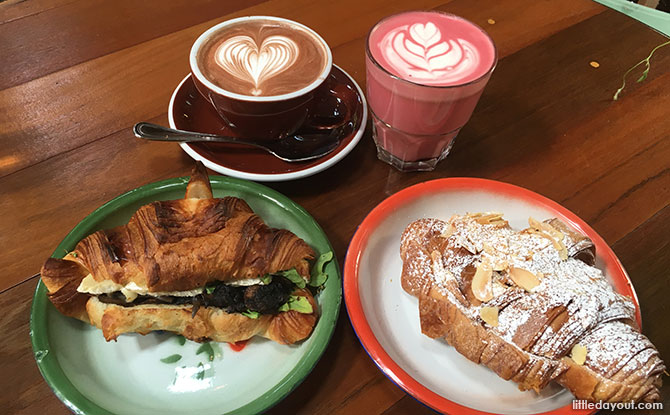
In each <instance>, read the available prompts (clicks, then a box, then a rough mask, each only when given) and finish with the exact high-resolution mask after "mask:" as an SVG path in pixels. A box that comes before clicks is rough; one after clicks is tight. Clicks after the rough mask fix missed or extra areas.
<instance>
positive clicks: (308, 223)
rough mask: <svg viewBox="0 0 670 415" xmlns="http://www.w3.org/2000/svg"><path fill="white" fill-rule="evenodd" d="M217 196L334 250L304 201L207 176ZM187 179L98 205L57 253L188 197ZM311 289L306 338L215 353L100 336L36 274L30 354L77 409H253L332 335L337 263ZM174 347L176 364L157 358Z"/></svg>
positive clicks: (219, 348)
mask: <svg viewBox="0 0 670 415" xmlns="http://www.w3.org/2000/svg"><path fill="white" fill-rule="evenodd" d="M210 179H211V183H212V189H213V191H214V196H215V197H223V196H237V197H240V198H242V199H244V200H245V201H246V202H247V203H248V204H249V205H250V206H251V208H252V209H253V210H254V211H255V212H256V213H257V214H258V215H259V216H261V217H262V218H263V219H264V220H265V222H266V223H267V224H268V225H269V226H272V227H277V228H285V229H289V230H291V231H292V232H293V233H295V234H296V235H298V236H299V237H301V238H302V239H304V240H305V241H306V242H307V243H309V244H310V245H311V246H312V247H313V248H314V249H315V251H316V252H317V254H322V253H325V252H328V251H332V250H333V248H332V246H331V245H330V242H329V241H328V239H327V237H326V235H325V234H324V232H323V230H322V229H321V227H320V226H319V225H318V224H317V223H316V221H315V220H314V218H312V217H311V216H310V215H309V213H307V212H306V211H305V210H304V209H303V208H302V207H300V206H299V205H297V204H296V203H294V202H293V201H291V200H290V199H288V198H286V197H285V196H283V195H281V194H280V193H278V192H276V191H274V190H272V189H269V188H267V187H265V186H262V185H259V184H256V183H252V182H247V181H244V180H238V179H232V178H227V177H218V176H212V177H211V178H210ZM187 182H188V177H181V178H176V179H170V180H164V181H161V182H156V183H152V184H148V185H146V186H142V187H140V188H137V189H135V190H131V191H129V192H127V193H125V194H123V195H121V196H119V197H117V198H116V199H114V200H112V201H110V202H108V203H106V204H104V205H103V206H101V207H100V208H98V209H97V210H95V211H94V212H93V213H91V214H90V215H89V216H87V217H86V218H85V219H84V220H82V221H81V222H80V223H79V224H78V225H77V226H75V228H74V229H73V230H72V231H71V232H70V233H69V234H68V235H67V236H66V237H65V239H64V240H63V241H62V242H61V243H60V245H58V248H56V251H55V252H54V254H53V256H54V257H63V256H64V255H65V253H66V252H69V251H70V250H72V249H73V248H74V246H75V245H76V243H77V242H78V241H80V240H81V239H82V238H84V237H85V236H87V235H89V234H90V233H92V232H94V231H96V230H99V229H107V228H111V227H114V226H118V225H121V224H124V223H126V222H127V221H128V219H129V218H130V217H131V216H132V214H133V213H134V212H135V211H136V210H137V209H138V208H139V207H140V206H142V205H145V204H147V203H149V202H152V201H155V200H171V199H181V198H183V197H184V192H185V190H186V183H187ZM326 272H327V273H328V276H329V277H328V281H327V282H326V285H325V289H324V290H323V291H322V292H321V293H320V294H319V295H318V296H317V302H318V303H319V307H320V309H321V316H320V318H319V321H318V323H317V325H316V327H315V329H314V332H313V333H312V335H311V336H310V337H309V338H308V339H307V340H305V341H303V342H302V343H300V344H298V345H293V346H282V345H279V344H276V343H274V342H272V341H269V340H265V339H261V338H254V339H252V340H251V341H250V342H249V344H248V345H247V346H246V348H244V349H243V350H242V351H240V352H235V351H233V350H232V349H230V348H229V347H228V345H227V344H224V343H221V344H218V343H213V344H214V345H215V347H214V348H213V351H214V352H215V357H214V359H213V360H210V359H209V358H208V356H207V353H200V354H197V352H198V348H199V346H200V345H199V344H197V343H194V342H190V341H186V343H185V344H183V345H182V344H180V342H179V341H178V340H179V338H178V337H177V336H174V335H172V334H169V333H150V334H148V335H146V336H141V335H138V334H126V335H122V336H120V337H119V339H118V341H116V342H109V343H108V342H106V341H105V339H104V338H103V336H102V332H101V331H100V330H98V329H96V328H94V327H91V326H89V325H88V324H85V323H83V322H81V321H78V320H75V319H72V318H68V317H65V316H63V315H61V314H60V313H59V312H58V311H57V310H56V309H55V308H54V307H53V306H52V305H51V302H50V301H49V300H48V299H47V296H46V288H45V287H44V285H43V284H42V282H41V281H40V283H39V284H38V285H37V289H36V290H35V296H34V298H33V305H32V310H31V316H30V335H31V339H32V344H33V351H34V353H35V360H36V361H37V366H38V367H39V369H40V371H41V372H42V375H43V376H44V379H45V380H46V381H47V383H48V384H49V386H51V388H52V389H53V391H54V393H55V394H56V395H57V396H58V398H60V400H61V401H63V403H64V404H65V405H67V406H68V408H70V409H71V410H72V411H73V412H75V413H78V414H130V413H135V414H136V413H141V414H147V415H149V414H160V415H168V414H181V413H197V414H203V415H204V414H224V413H225V414H228V413H230V414H257V413H260V412H263V411H264V410H266V409H268V408H270V407H271V406H273V405H274V404H276V403H277V402H279V401H280V400H281V399H282V398H283V397H285V396H286V395H287V394H289V393H290V392H291V391H292V390H293V389H294V388H295V387H296V386H298V384H299V383H300V382H301V381H302V380H303V379H304V378H305V377H306V376H307V374H308V373H309V372H310V371H311V370H312V368H313V367H314V365H315V364H316V362H317V361H318V360H319V357H321V355H322V354H323V352H324V350H325V348H326V346H327V344H328V341H329V340H330V338H331V336H332V334H333V330H334V328H335V323H336V321H337V316H338V313H339V310H340V302H341V299H342V291H341V276H340V270H339V267H338V265H337V262H336V260H333V261H331V262H330V263H329V264H328V265H327V266H326ZM175 354H178V355H180V356H181V359H180V360H179V361H178V362H175V363H164V362H162V361H161V359H164V358H166V357H168V356H172V355H175Z"/></svg>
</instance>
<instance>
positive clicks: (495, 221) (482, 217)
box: [468, 212, 508, 228]
mask: <svg viewBox="0 0 670 415" xmlns="http://www.w3.org/2000/svg"><path fill="white" fill-rule="evenodd" d="M468 216H469V217H471V218H473V219H474V220H475V221H476V222H478V223H480V224H482V225H496V227H499V228H502V227H505V226H507V225H508V223H507V221H506V220H505V219H503V218H502V217H503V214H502V213H497V212H487V213H468Z"/></svg>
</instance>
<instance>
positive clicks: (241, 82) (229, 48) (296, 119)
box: [190, 16, 332, 139]
mask: <svg viewBox="0 0 670 415" xmlns="http://www.w3.org/2000/svg"><path fill="white" fill-rule="evenodd" d="M190 66H191V73H192V75H193V80H194V82H195V85H196V87H197V88H198V91H199V92H200V93H201V94H202V95H203V96H204V97H205V98H206V99H207V100H208V101H210V102H211V103H212V105H213V106H214V108H215V109H216V111H217V112H218V113H219V115H220V116H221V117H222V118H223V120H224V121H225V122H226V123H227V124H228V125H229V126H230V127H231V129H232V130H233V131H234V132H235V133H237V134H239V135H240V136H245V137H252V138H268V139H273V138H279V137H283V136H285V135H287V134H290V133H292V132H294V131H295V130H296V129H297V128H298V127H300V126H301V125H302V124H303V122H304V121H305V119H306V118H307V115H308V113H309V110H310V102H311V101H312V98H313V94H314V92H315V90H316V89H317V88H318V87H319V86H320V85H321V84H322V83H323V82H324V80H325V79H326V78H327V77H328V75H329V73H330V70H331V67H332V55H331V52H330V48H329V47H328V45H327V44H326V42H325V41H324V40H323V39H322V38H321V36H319V35H318V34H317V33H316V32H314V31H313V30H311V29H309V28H308V27H306V26H304V25H302V24H300V23H297V22H293V21H290V20H287V19H283V18H279V17H270V16H249V17H242V18H238V19H233V20H229V21H226V22H223V23H220V24H218V25H216V26H214V27H212V28H210V29H209V30H207V31H206V32H205V33H203V34H202V35H200V37H199V38H198V39H197V40H196V42H195V43H194V45H193V47H192V49H191V55H190Z"/></svg>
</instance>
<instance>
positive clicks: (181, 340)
mask: <svg viewBox="0 0 670 415" xmlns="http://www.w3.org/2000/svg"><path fill="white" fill-rule="evenodd" d="M177 343H179V345H180V346H183V345H184V344H186V337H184V336H182V335H179V336H177Z"/></svg>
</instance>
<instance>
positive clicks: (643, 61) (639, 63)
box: [612, 40, 670, 101]
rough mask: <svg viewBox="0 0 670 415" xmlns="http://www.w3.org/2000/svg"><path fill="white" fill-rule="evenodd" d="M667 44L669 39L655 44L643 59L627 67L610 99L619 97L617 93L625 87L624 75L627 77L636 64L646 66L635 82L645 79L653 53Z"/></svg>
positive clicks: (669, 42)
mask: <svg viewBox="0 0 670 415" xmlns="http://www.w3.org/2000/svg"><path fill="white" fill-rule="evenodd" d="M668 45H670V40H669V41H667V42H665V43H661V44H660V45H658V46H656V47H655V48H654V49H652V50H651V52H650V53H649V56H647V57H646V58H645V59H642V60H641V61H640V62H638V63H636V64H635V65H633V66H632V67H631V68H630V69H628V70H627V71H626V73H624V74H623V80H622V83H621V86H620V87H619V89H617V90H616V92H615V93H614V96H613V97H612V99H613V100H614V101H616V100H618V99H619V95H620V94H621V92H623V90H624V88H626V77H627V76H628V74H629V73H631V72H632V71H633V70H634V69H635V68H637V67H638V66H640V65H642V64H644V65H645V66H646V69H645V70H644V72H642V76H640V77H639V78H638V79H637V82H642V81H644V80H645V79H647V75H649V69H651V57H652V56H654V53H655V52H656V51H657V50H659V49H660V48H662V47H665V46H668Z"/></svg>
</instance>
